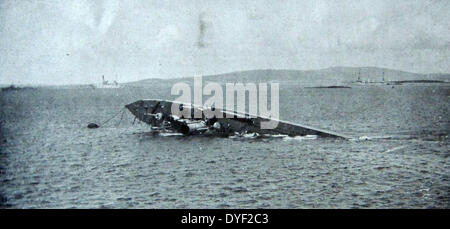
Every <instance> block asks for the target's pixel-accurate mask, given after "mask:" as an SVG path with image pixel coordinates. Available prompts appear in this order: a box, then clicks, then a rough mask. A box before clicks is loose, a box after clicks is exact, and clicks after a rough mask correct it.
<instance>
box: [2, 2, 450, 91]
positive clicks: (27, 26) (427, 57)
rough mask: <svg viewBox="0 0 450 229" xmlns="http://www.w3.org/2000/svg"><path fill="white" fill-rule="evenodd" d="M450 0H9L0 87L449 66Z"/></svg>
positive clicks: (425, 69)
mask: <svg viewBox="0 0 450 229" xmlns="http://www.w3.org/2000/svg"><path fill="white" fill-rule="evenodd" d="M449 30H450V1H448V0H376V1H373V0H359V1H357V0H353V1H350V0H334V1H333V0H304V1H303V0H293V1H290V0H270V1H269V0H267V1H264V0H255V1H243V0H224V1H222V0H214V1H207V0H204V1H194V0H191V1H187V0H185V1H183V0H171V1H145V0H127V1H118V0H62V1H58V0H48V1H45V0H41V1H31V0H22V1H15V0H2V1H0V84H10V83H15V84H87V83H98V82H100V81H101V76H102V75H105V77H106V78H107V79H110V80H117V81H119V82H127V81H135V80H139V79H146V78H174V77H186V76H192V75H200V74H203V75H209V74H218V73H226V72H232V71H241V70H252V69H298V70H311V69H321V68H328V67H333V66H353V67H358V66H377V67H385V68H393V69H399V70H404V71H410V72H417V73H449V72H450V65H449V62H450V61H449V60H450V59H449V55H450V31H449Z"/></svg>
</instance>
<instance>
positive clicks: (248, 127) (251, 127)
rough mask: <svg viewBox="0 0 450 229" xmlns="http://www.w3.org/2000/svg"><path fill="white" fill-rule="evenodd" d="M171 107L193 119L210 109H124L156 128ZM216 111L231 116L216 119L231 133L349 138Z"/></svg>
mask: <svg viewBox="0 0 450 229" xmlns="http://www.w3.org/2000/svg"><path fill="white" fill-rule="evenodd" d="M172 105H175V106H176V107H178V106H180V105H181V106H183V107H185V109H189V111H190V113H191V115H192V116H191V117H194V113H195V112H199V113H200V114H203V113H202V111H205V110H208V109H211V108H206V107H200V106H195V105H190V104H185V103H181V102H176V101H167V100H156V99H149V100H139V101H136V102H134V103H131V104H128V105H126V106H125V107H126V108H127V109H128V110H130V112H131V113H132V114H133V115H134V116H136V118H137V119H138V120H140V121H142V122H145V123H148V124H149V125H152V126H158V125H161V123H162V122H164V121H167V117H170V116H171V115H172ZM190 106H192V107H193V108H192V109H190ZM217 110H218V111H219V112H221V113H222V114H223V117H227V114H228V115H230V114H231V115H232V117H233V118H218V119H217V120H216V122H218V123H220V124H221V126H227V127H228V128H229V130H231V131H232V132H245V131H247V132H255V133H259V134H283V135H290V136H305V135H317V136H321V137H333V138H343V139H349V137H347V136H344V135H342V134H338V133H334V132H331V131H326V130H320V129H317V128H313V127H308V126H305V125H300V124H295V123H291V122H286V121H280V120H277V121H278V125H277V127H276V128H274V129H261V122H262V121H268V120H269V119H267V118H263V117H258V116H255V117H249V116H248V115H246V114H243V113H231V112H229V111H226V110H220V109H217ZM158 116H162V117H158ZM228 117H229V116H228ZM197 120H206V118H205V117H204V115H202V118H198V119H197Z"/></svg>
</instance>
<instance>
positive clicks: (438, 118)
mask: <svg viewBox="0 0 450 229" xmlns="http://www.w3.org/2000/svg"><path fill="white" fill-rule="evenodd" d="M281 89H282V90H281V92H280V93H281V94H280V100H281V101H280V103H281V104H280V109H281V112H280V114H281V119H283V120H288V121H293V122H299V123H304V124H308V125H310V126H315V127H319V128H322V129H328V130H332V131H336V132H341V133H345V134H347V135H350V136H353V137H354V139H352V140H351V141H344V140H334V139H323V138H316V137H315V136H306V137H286V136H278V137H248V138H246V137H235V138H214V137H200V136H197V137H183V136H179V135H171V134H167V133H166V134H158V133H154V132H151V131H150V129H149V127H148V126H146V125H144V124H141V123H136V124H135V125H132V121H133V117H132V116H131V114H129V113H128V112H126V113H125V114H126V115H124V117H123V119H122V121H121V122H119V121H120V117H118V118H115V119H113V120H112V121H111V122H109V123H108V124H107V125H105V126H102V127H101V128H99V129H88V128H86V125H87V124H88V123H89V122H96V123H100V122H101V121H103V120H106V119H108V118H109V117H111V116H112V115H113V114H115V113H117V111H118V110H120V109H122V108H123V105H125V104H127V103H130V102H133V101H135V100H138V99H142V98H166V99H174V98H173V97H171V96H170V95H169V93H170V88H153V89H126V88H124V89H117V90H116V89H112V90H108V89H101V90H95V89H83V90H70V89H69V90H67V89H65V90H54V89H38V90H30V91H10V92H7V93H2V94H0V105H1V111H0V115H1V116H0V120H1V142H0V144H1V145H0V146H1V148H0V149H1V151H0V156H1V158H0V169H1V186H0V195H1V200H0V201H1V205H2V207H6V208H310V207H316V208H385V207H396V208H397V207H400V208H412V207H419V208H422V207H424V208H427V207H439V208H448V207H450V206H449V197H450V195H449V191H450V182H449V174H450V168H449V165H450V163H449V158H448V156H449V154H450V153H449V151H448V143H449V140H448V130H449V117H450V116H449V106H448V104H449V94H450V93H449V92H450V90H449V89H450V88H449V87H446V86H436V85H435V86H420V85H419V86H402V87H396V88H391V87H383V86H380V87H361V88H352V89H343V90H340V89H311V88H303V87H300V86H296V85H281Z"/></svg>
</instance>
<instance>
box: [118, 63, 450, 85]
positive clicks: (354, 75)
mask: <svg viewBox="0 0 450 229" xmlns="http://www.w3.org/2000/svg"><path fill="white" fill-rule="evenodd" d="M383 74H384V79H385V81H407V80H441V81H449V80H450V74H418V73H411V72H405V71H399V70H393V69H386V68H377V67H361V68H358V67H332V68H325V69H320V70H306V71H302V70H273V69H266V70H250V71H239V72H230V73H225V74H218V75H207V76H204V77H203V81H204V83H207V82H208V81H212V82H218V83H228V82H230V83H236V82H243V83H245V82H254V83H258V82H280V83H295V84H297V83H300V84H304V85H306V86H311V85H314V86H323V85H345V84H348V83H350V82H353V81H356V80H357V79H358V75H359V76H360V78H361V80H362V81H366V80H367V81H371V82H376V81H381V80H382V78H383ZM192 81H193V78H192V77H184V78H175V79H145V80H140V81H136V82H130V83H126V85H130V86H141V87H145V86H150V85H153V84H160V85H162V84H173V83H176V82H187V83H192Z"/></svg>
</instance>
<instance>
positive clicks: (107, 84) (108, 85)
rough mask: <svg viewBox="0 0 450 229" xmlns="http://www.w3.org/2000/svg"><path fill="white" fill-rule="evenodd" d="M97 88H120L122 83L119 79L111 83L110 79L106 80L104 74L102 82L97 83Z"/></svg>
mask: <svg viewBox="0 0 450 229" xmlns="http://www.w3.org/2000/svg"><path fill="white" fill-rule="evenodd" d="M96 87H97V88H120V87H121V85H120V84H119V83H118V82H117V81H115V80H114V81H113V82H112V83H110V82H109V81H108V80H105V76H104V75H102V83H101V84H99V85H96Z"/></svg>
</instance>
